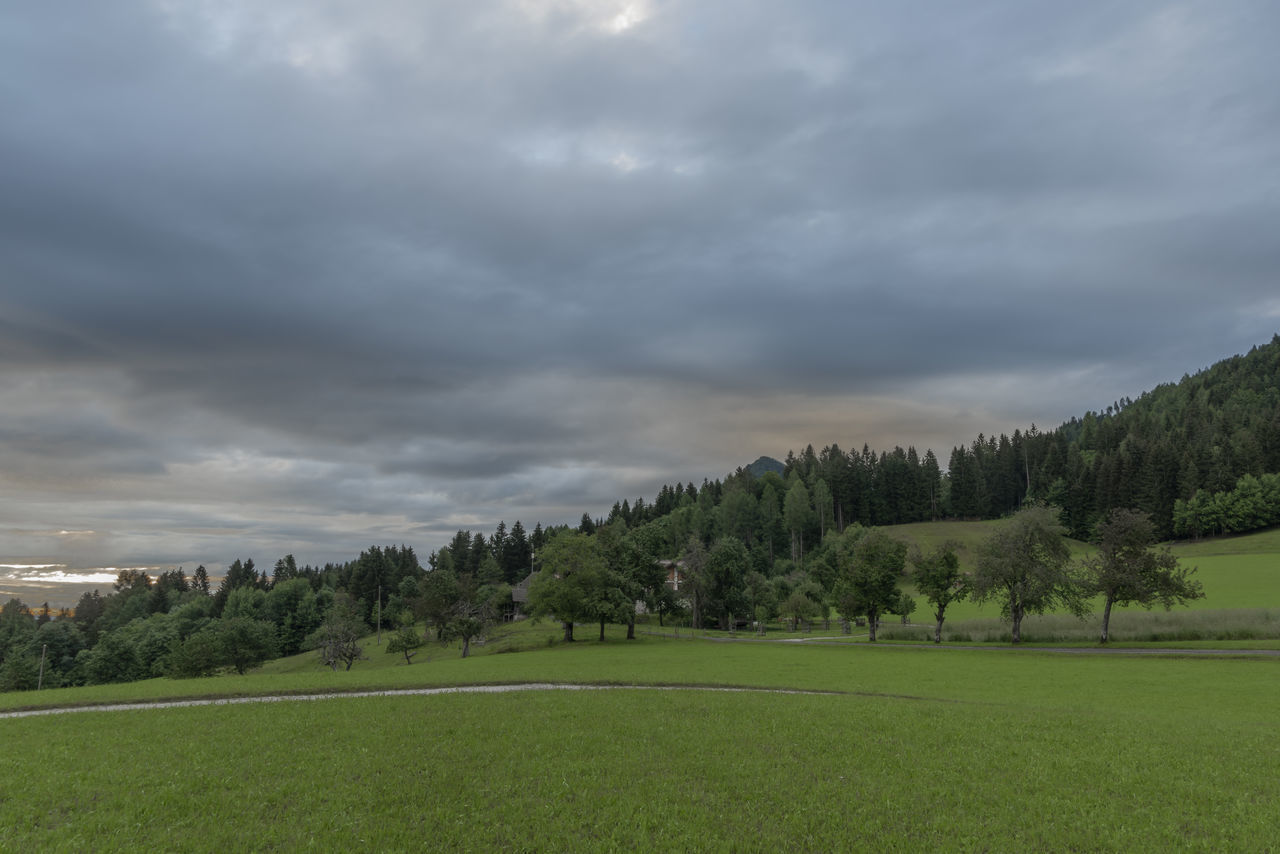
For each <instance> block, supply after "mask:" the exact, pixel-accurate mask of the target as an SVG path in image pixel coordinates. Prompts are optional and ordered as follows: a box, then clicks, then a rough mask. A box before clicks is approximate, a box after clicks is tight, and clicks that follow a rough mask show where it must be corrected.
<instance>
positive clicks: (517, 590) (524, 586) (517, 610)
mask: <svg viewBox="0 0 1280 854" xmlns="http://www.w3.org/2000/svg"><path fill="white" fill-rule="evenodd" d="M537 574H538V573H536V572H530V573H529V574H528V575H526V576H525V577H524V580H523V581H521V582H520V583H518V584H513V585H512V586H511V604H512V606H513V607H512V612H511V616H510V617H508V619H510V620H523V619H524V618H525V617H526V616H528V610H529V585H531V584H533V579H534V576H536V575H537Z"/></svg>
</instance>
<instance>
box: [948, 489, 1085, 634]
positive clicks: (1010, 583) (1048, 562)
mask: <svg viewBox="0 0 1280 854" xmlns="http://www.w3.org/2000/svg"><path fill="white" fill-rule="evenodd" d="M1065 533H1066V528H1064V527H1063V526H1062V524H1061V523H1060V522H1059V521H1058V510H1057V508H1055V507H1049V506H1047V505H1044V504H1039V503H1033V504H1028V505H1027V506H1026V507H1024V508H1023V509H1022V510H1019V511H1018V512H1017V513H1016V514H1014V516H1013V518H1011V519H1010V520H1009V521H1008V522H1006V523H1005V524H1004V525H1002V526H1001V527H1000V528H999V529H998V530H996V531H995V532H994V533H993V534H991V536H989V537H988V538H987V539H986V540H984V541H983V542H982V544H981V545H980V546H979V548H978V567H977V570H976V571H975V572H974V575H973V595H974V599H975V600H976V601H979V602H985V601H987V600H990V599H999V600H1000V613H1001V615H1002V616H1003V617H1004V618H1005V619H1006V620H1009V621H1010V623H1011V625H1012V636H1013V642H1014V643H1021V642H1022V619H1023V617H1025V616H1026V615H1027V614H1043V613H1044V612H1045V611H1047V610H1049V609H1050V608H1053V607H1057V606H1061V607H1065V608H1066V609H1067V610H1069V611H1071V612H1072V613H1073V614H1076V615H1077V616H1083V615H1084V613H1085V602H1084V598H1083V596H1082V590H1081V588H1080V585H1079V584H1078V583H1077V580H1076V579H1075V578H1074V577H1072V575H1071V572H1070V568H1069V565H1068V561H1069V559H1070V557H1071V552H1070V550H1069V549H1068V548H1067V542H1066V540H1065V539H1064V538H1063V535H1064V534H1065Z"/></svg>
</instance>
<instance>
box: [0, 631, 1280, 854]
mask: <svg viewBox="0 0 1280 854" xmlns="http://www.w3.org/2000/svg"><path fill="white" fill-rule="evenodd" d="M357 666H359V665H357ZM304 676H307V678H308V679H310V678H311V676H309V675H305V674H285V675H279V676H274V677H261V676H260V677H259V678H260V679H265V680H268V681H271V682H276V683H278V684H281V685H289V684H297V682H298V680H300V679H302V678H303V677H304ZM318 676H319V680H320V681H323V682H325V683H327V684H330V685H344V684H345V685H349V684H352V683H353V681H354V679H355V677H354V676H353V674H333V673H328V672H327V671H326V672H322V673H320V674H318ZM1278 676H1280V662H1278V661H1238V660H1212V661H1210V660H1184V659H1141V658H1134V657H1127V656H1118V657H1064V656H1050V655H1046V654H1041V653H1035V652H1032V651H1017V652H1006V651H974V652H970V651H963V650H950V651H943V650H932V649H928V648H911V647H897V648H887V647H882V648H873V647H870V646H867V645H860V646H855V647H847V648H834V649H833V648H821V647H797V646H785V645H784V646H768V645H749V644H739V645H724V644H711V643H705V642H694V641H660V640H653V639H643V640H640V641H638V642H635V643H633V644H628V643H625V642H622V641H618V640H614V641H610V642H608V643H605V644H597V643H586V644H577V645H574V646H572V647H568V646H559V647H555V648H552V649H545V650H542V651H538V652H530V653H522V654H519V655H492V656H484V657H477V658H473V659H469V660H466V661H461V660H449V661H434V662H431V663H430V664H425V665H416V664H415V665H414V666H412V667H399V668H392V667H386V668H381V669H378V670H370V671H368V672H367V673H366V674H365V676H364V678H365V680H366V681H369V682H379V683H382V684H388V685H389V684H400V685H408V684H415V683H416V684H425V683H435V684H450V683H460V682H503V681H525V680H552V681H560V680H564V681H598V680H606V681H615V682H623V683H629V682H651V683H652V682H699V683H718V684H751V685H764V686H788V687H798V688H823V689H834V690H839V691H846V692H856V693H849V694H845V695H841V696H833V697H806V696H782V695H749V694H705V693H698V694H673V693H653V692H636V691H617V692H605V693H588V694H578V693H575V694H563V693H555V694H542V695H532V694H520V695H510V696H483V697H480V696H442V697H412V698H376V699H368V700H356V699H346V700H331V701H324V702H319V703H305V704H272V705H267V706H241V707H213V708H195V709H176V710H166V711H146V712H142V711H135V712H115V713H102V714H89V715H71V716H64V717H58V718H52V717H50V718H32V719H24V720H14V721H4V722H3V723H0V726H3V727H4V728H5V735H6V739H7V741H8V743H11V744H23V745H31V746H36V745H40V746H42V747H41V749H40V750H39V751H38V755H39V757H40V761H39V762H37V763H33V762H32V761H31V756H32V750H24V751H21V752H18V751H9V752H7V754H6V755H4V756H3V757H0V803H3V804H4V809H5V814H6V818H7V821H6V824H7V825H8V831H7V837H6V845H7V846H8V845H12V846H13V847H14V848H15V850H22V849H26V848H36V847H39V848H42V849H45V848H52V849H56V848H59V847H61V848H63V849H66V850H73V849H74V850H82V849H84V848H86V847H91V848H95V849H104V850H124V849H135V850H136V849H139V848H163V849H174V848H190V849H199V850H212V849H218V848H222V849H236V850H238V849H243V848H246V847H251V848H264V847H281V848H297V847H302V846H304V845H315V846H319V847H321V848H325V849H331V848H358V849H361V850H372V849H409V848H415V849H416V848H419V847H421V846H422V845H424V844H428V845H432V846H433V847H444V848H447V849H451V850H493V849H495V848H499V847H508V848H525V849H529V848H532V849H541V850H546V849H554V850H566V849H570V848H572V849H575V850H609V849H621V848H640V847H643V848H646V849H650V850H689V849H698V850H760V849H764V848H774V849H781V848H785V849H788V850H789V849H794V848H801V849H808V850H850V849H859V850H867V849H869V848H888V849H891V850H895V849H911V850H924V849H925V848H942V849H945V850H982V849H985V850H1012V849H1014V848H1015V847H1017V848H1029V849H1032V850H1045V849H1057V850H1063V849H1080V850H1165V849H1171V848H1175V847H1177V848H1184V847H1192V848H1197V849H1215V850H1222V849H1232V850H1261V849H1263V848H1265V847H1266V846H1267V845H1269V844H1272V841H1273V838H1272V834H1273V832H1274V826H1275V823H1276V821H1277V820H1278V819H1280V814H1278V812H1277V807H1276V804H1277V803H1280V778H1277V776H1276V775H1275V774H1274V766H1275V762H1276V761H1277V759H1280V743H1278V741H1277V738H1276V736H1275V730H1274V721H1273V718H1274V709H1275V708H1276V707H1277V703H1280V678H1277V677H1278ZM253 679H254V677H226V678H225V680H224V681H225V682H226V683H228V684H231V683H235V684H236V685H238V686H239V687H240V688H241V689H244V688H246V687H248V686H250V685H256V683H253V681H252V680H253ZM215 681H216V680H215ZM169 684H171V685H176V684H181V683H169ZM125 781H127V785H122V783H123V782H125Z"/></svg>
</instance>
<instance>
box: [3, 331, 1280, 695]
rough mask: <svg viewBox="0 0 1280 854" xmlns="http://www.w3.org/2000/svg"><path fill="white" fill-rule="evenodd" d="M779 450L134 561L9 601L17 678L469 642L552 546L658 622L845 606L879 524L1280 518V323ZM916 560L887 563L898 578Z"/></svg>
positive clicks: (595, 603) (9, 657) (795, 615)
mask: <svg viewBox="0 0 1280 854" xmlns="http://www.w3.org/2000/svg"><path fill="white" fill-rule="evenodd" d="M771 462H772V461H770V460H768V458H762V459H761V461H758V463H757V464H755V465H753V466H751V467H746V468H739V469H738V470H737V471H735V472H734V473H732V474H730V475H728V476H727V477H725V478H724V479H722V480H714V481H712V480H704V481H703V482H702V484H701V486H696V485H695V484H693V483H692V482H689V483H676V484H675V485H674V486H671V485H668V486H663V487H662V488H661V489H660V490H659V492H658V494H657V496H656V497H655V498H654V499H653V500H651V501H645V500H644V499H643V498H636V499H635V500H634V501H631V500H623V501H620V502H618V503H615V504H614V505H613V507H612V508H611V509H610V511H609V512H608V514H606V515H596V516H593V515H592V514H591V513H584V514H583V516H582V518H581V520H580V522H579V524H578V526H577V527H576V528H575V529H573V530H570V529H569V528H568V526H563V525H561V526H554V527H550V528H547V529H544V528H543V527H542V526H541V525H540V524H539V525H536V526H535V527H534V530H533V532H532V533H528V532H526V530H525V528H524V526H523V525H522V523H521V522H519V521H516V522H515V523H514V524H512V525H511V527H510V528H508V527H507V526H506V524H505V522H504V523H499V525H498V527H497V528H496V530H495V531H494V532H493V533H492V534H490V535H488V536H485V535H484V534H483V533H480V532H471V531H459V532H457V534H456V535H455V536H454V538H453V540H452V541H451V542H450V543H449V544H448V545H446V546H444V547H442V548H441V549H440V550H438V551H436V552H433V553H432V554H431V555H430V556H429V557H428V560H427V565H426V566H425V567H424V566H422V565H420V563H419V561H418V558H417V556H416V554H415V553H414V550H413V549H412V548H409V547H406V546H398V547H397V546H390V547H385V548H381V547H373V548H370V549H369V550H367V551H365V552H363V553H361V555H360V556H359V557H358V558H356V559H355V560H352V561H348V562H346V563H342V564H327V565H325V566H323V567H311V566H303V567H298V566H297V565H296V562H295V561H294V559H293V557H292V556H286V557H284V558H281V559H280V560H279V561H277V562H276V564H275V566H274V569H273V571H272V572H270V573H266V572H260V571H258V570H257V568H256V567H255V566H254V564H253V561H252V560H248V561H239V560H237V561H236V562H235V563H233V564H232V566H231V567H230V568H229V570H228V572H227V574H226V576H225V577H224V578H222V579H220V580H219V583H218V584H217V586H216V587H213V586H212V584H211V581H210V579H209V577H208V574H207V572H206V571H205V569H204V567H198V568H197V569H196V570H195V572H194V573H193V574H192V575H191V576H188V575H186V573H185V572H184V571H183V570H181V569H178V570H173V571H170V572H165V573H162V574H160V575H159V576H158V577H156V578H151V577H149V576H148V575H146V574H145V573H142V572H138V571H126V572H122V573H121V574H120V577H119V578H118V579H117V581H116V583H115V585H114V588H113V590H111V591H110V592H108V594H107V595H105V596H103V595H100V594H99V593H98V592H97V591H94V592H93V593H90V594H86V595H85V596H83V597H82V598H81V600H80V601H79V602H78V603H77V605H76V607H75V608H74V609H72V610H65V611H62V612H54V611H52V610H51V609H50V608H49V607H48V606H47V605H46V606H44V607H42V608H39V609H36V610H35V611H33V610H32V609H31V608H29V607H28V606H27V605H25V604H24V603H22V602H20V601H18V600H16V599H14V600H10V601H9V602H8V603H7V604H5V605H4V606H3V608H0V689H2V690H12V689H23V688H32V687H35V686H36V684H37V682H40V683H42V684H44V685H48V686H53V685H63V684H83V683H97V682H110V681H123V680H130V679H138V678H146V677H150V676H158V675H171V676H188V675H203V674H206V673H211V672H215V671H217V670H219V669H227V668H231V669H236V670H238V671H241V672H243V671H244V670H245V669H247V668H249V667H252V666H255V665H256V664H258V663H260V662H261V661H264V660H266V659H268V658H271V657H274V656H277V655H290V654H294V653H297V652H299V651H301V650H304V649H318V650H320V652H321V655H322V657H323V658H324V660H325V661H326V663H328V664H330V665H331V666H335V667H336V666H339V664H345V665H346V666H348V667H350V666H351V664H352V662H353V661H354V660H355V657H356V656H358V648H355V647H353V644H352V643H351V638H352V637H358V636H359V634H361V633H363V632H365V631H367V630H368V629H369V628H370V627H373V626H374V625H376V624H377V623H378V621H379V620H381V625H382V626H383V627H385V628H388V629H394V628H396V627H397V626H399V625H403V624H408V623H411V622H413V621H419V622H420V621H423V620H425V621H426V624H427V626H428V630H427V633H428V636H429V637H430V638H431V639H434V640H437V641H442V642H449V641H454V640H457V641H459V642H461V643H462V644H463V645H464V647H465V646H466V644H467V643H468V642H469V641H470V639H471V638H472V637H475V636H476V635H477V634H478V633H479V632H480V631H482V629H483V627H484V626H485V625H486V624H487V623H489V622H491V621H493V620H496V619H500V618H501V617H502V616H503V615H504V614H509V613H510V611H511V610H512V608H513V603H512V597H511V587H512V586H513V585H516V584H518V583H520V582H521V581H522V580H524V579H525V578H526V577H527V576H529V575H530V573H531V572H532V571H534V570H537V569H539V568H541V567H542V566H543V564H544V561H545V560H546V559H548V558H549V559H551V560H552V561H558V562H560V563H558V564H557V568H559V567H561V566H563V565H565V564H564V562H566V561H577V564H576V565H579V566H589V567H590V573H595V576H594V581H593V582H592V584H593V585H594V586H584V587H583V589H582V590H580V591H577V592H574V591H568V593H566V591H565V590H563V589H561V590H551V589H550V587H548V585H546V584H539V583H537V582H535V584H534V585H533V588H532V590H531V605H532V607H533V608H534V609H535V611H541V612H542V613H546V614H551V613H557V614H558V615H560V616H564V615H565V614H568V613H572V614H576V615H577V616H576V618H575V619H577V620H579V621H581V620H591V621H596V620H599V621H601V622H603V621H605V620H615V619H617V620H623V621H633V620H634V613H635V609H634V603H635V602H637V601H641V602H644V603H645V604H646V606H647V607H648V609H649V610H650V612H652V613H654V614H656V615H657V617H658V619H660V620H661V619H664V618H666V617H667V616H668V615H670V616H676V615H681V614H683V615H685V616H687V617H689V618H691V620H692V621H694V622H695V623H703V622H704V621H705V622H707V623H709V624H719V625H729V624H731V623H732V622H733V621H734V620H735V619H737V618H739V617H741V616H743V615H747V616H749V617H756V616H761V617H764V618H766V619H769V618H775V617H779V616H781V617H783V618H786V619H791V620H793V621H798V620H801V619H816V618H819V617H824V616H825V617H827V618H829V616H830V614H831V612H832V608H833V607H835V608H836V609H837V610H840V602H839V600H840V595H841V594H840V589H841V588H840V584H841V583H842V581H841V579H844V583H846V584H847V583H848V578H847V574H848V570H849V567H850V566H851V563H853V562H857V561H858V560H860V559H859V558H857V557H856V555H857V554H859V553H860V552H859V551H858V550H859V549H863V550H868V549H872V548H873V547H874V548H882V549H883V548H888V549H890V550H891V551H892V547H890V546H888V545H886V544H884V543H882V542H879V541H878V540H877V539H876V538H869V536H868V533H867V532H868V530H869V529H871V528H875V527H878V526H885V525H894V524H900V523H906V522H918V521H925V520H936V519H943V518H956V519H991V518H999V517H1001V516H1005V515H1009V514H1012V513H1014V512H1015V511H1018V510H1019V508H1023V507H1025V506H1028V505H1041V504H1043V505H1050V506H1053V507H1056V508H1060V511H1061V513H1060V516H1059V518H1060V520H1061V523H1062V525H1063V526H1064V532H1065V533H1069V534H1070V535H1071V536H1074V537H1077V538H1080V539H1092V538H1094V536H1095V533H1096V532H1097V531H1098V529H1099V524H1100V523H1101V522H1103V521H1104V520H1105V519H1107V518H1108V517H1109V516H1110V514H1111V513H1112V512H1113V511H1116V510H1120V509H1132V510H1136V511H1140V512H1141V513H1142V514H1144V517H1145V518H1147V519H1149V521H1150V525H1151V533H1152V535H1153V537H1154V538H1158V539H1167V538H1170V537H1174V536H1177V537H1199V536H1205V535H1214V534H1220V533H1230V532H1236V531H1245V530H1251V529H1254V528H1259V527H1264V526H1268V525H1274V524H1277V523H1280V336H1277V337H1275V338H1273V339H1272V341H1271V343H1270V344H1267V345H1265V346H1260V347H1255V348H1254V349H1252V350H1251V351H1250V352H1249V353H1248V354H1247V355H1244V356H1236V357H1233V358H1231V359H1227V360H1225V361H1223V362H1220V363H1218V364H1216V365H1214V366H1212V367H1210V368H1208V369H1206V370H1204V371H1201V372H1200V373H1197V374H1195V375H1193V376H1185V377H1183V379H1182V380H1181V381H1180V382H1178V383H1176V384H1172V383H1171V384H1167V385H1161V386H1159V387H1157V388H1155V389H1153V390H1151V391H1149V392H1147V393H1145V394H1143V395H1141V396H1140V397H1139V398H1138V399H1137V400H1131V399H1127V398H1126V399H1124V400H1121V401H1117V402H1115V403H1113V404H1112V405H1110V406H1108V407H1107V408H1106V409H1105V411H1102V412H1088V413H1086V414H1085V415H1084V416H1083V417H1081V418H1073V419H1071V421H1069V422H1067V423H1066V424H1063V425H1061V426H1059V427H1058V428H1057V429H1054V430H1049V431H1041V430H1039V429H1037V428H1036V427H1035V426H1034V425H1031V426H1030V427H1028V429H1027V430H1025V431H1023V430H1015V431H1014V433H1013V435H1012V436H1007V435H1003V434H1002V435H1000V436H985V435H979V436H978V437H976V438H975V439H974V440H973V441H972V442H971V443H970V444H969V445H967V446H965V447H957V448H953V449H951V452H950V455H949V457H948V461H947V467H946V469H945V470H944V469H943V467H942V466H941V465H940V462H939V460H938V458H937V457H936V456H935V454H934V453H933V451H932V450H926V451H925V452H924V454H923V455H922V454H919V453H918V452H917V451H916V449H915V448H911V447H909V448H907V449H905V450H904V449H902V448H898V447H895V448H894V449H892V450H891V451H880V452H876V451H873V450H872V449H870V448H869V447H867V446H865V445H864V446H863V447H862V449H861V450H860V451H845V450H843V449H841V448H840V447H839V446H837V445H835V444H832V445H828V446H826V447H824V448H823V449H822V450H821V451H815V450H814V448H813V447H812V446H809V447H806V448H805V449H804V450H803V451H801V452H800V453H799V454H796V453H788V454H787V455H786V459H785V461H784V462H782V463H776V462H773V464H770V463H771ZM867 543H869V544H870V545H867ZM860 544H863V545H860ZM874 557H875V556H874V555H871V554H870V553H869V552H868V556H866V557H865V560H866V561H872V560H873V558H874ZM904 557H905V556H904V554H897V553H895V554H893V555H890V556H889V557H888V558H885V560H887V561H888V563H890V564H894V563H895V562H896V565H897V566H898V569H899V574H901V569H902V567H903V566H904V563H903V561H904ZM917 557H919V559H920V560H923V561H925V562H926V563H927V562H928V561H929V560H942V559H943V557H942V556H938V555H934V556H917ZM662 559H681V560H683V561H684V562H685V564H686V565H687V566H688V567H689V574H690V576H691V577H692V578H693V583H692V584H691V586H688V587H686V588H685V589H684V591H683V592H682V593H681V595H679V596H676V595H672V593H671V591H670V590H669V588H668V587H667V585H666V583H665V579H666V575H665V570H662V569H661V568H660V565H659V564H658V561H659V560H662ZM876 559H878V558H876ZM590 573H583V575H582V576H581V578H582V580H583V581H584V582H585V581H586V580H587V578H588V576H589V575H590ZM547 575H549V573H543V574H542V575H541V576H539V578H542V577H543V576H547ZM553 594H554V595H553ZM569 594H572V597H577V598H572V597H571V598H569V599H566V598H564V597H565V596H566V595H569ZM557 597H559V598H557ZM878 607H880V608H881V609H882V610H883V611H884V612H885V613H898V612H903V613H910V610H911V608H913V607H914V603H911V602H909V601H907V600H905V599H903V598H900V597H898V595H897V594H892V595H890V594H886V598H885V599H884V601H883V602H882V603H881V604H880V606H878ZM845 610H846V611H847V610H848V609H847V608H846V609H845ZM566 624H567V629H566V635H567V636H569V635H571V630H572V628H571V625H572V620H569V621H566ZM410 634H412V633H410ZM405 642H407V641H404V640H403V639H402V641H401V643H405ZM353 649H354V651H353ZM405 654H406V660H410V659H411V655H412V652H411V650H406V651H405ZM42 657H43V662H44V663H43V669H42V670H41V669H40V668H41V665H40V663H39V662H40V660H41V658H42Z"/></svg>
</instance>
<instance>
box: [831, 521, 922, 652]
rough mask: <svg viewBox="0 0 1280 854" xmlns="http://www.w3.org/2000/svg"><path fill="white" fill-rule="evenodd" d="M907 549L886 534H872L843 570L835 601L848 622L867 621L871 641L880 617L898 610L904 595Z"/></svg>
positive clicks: (864, 538) (857, 545) (858, 544)
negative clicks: (902, 582) (859, 617)
mask: <svg viewBox="0 0 1280 854" xmlns="http://www.w3.org/2000/svg"><path fill="white" fill-rule="evenodd" d="M906 556H907V546H906V544H905V543H903V542H901V541H899V540H895V539H894V538H893V537H890V536H889V535H888V534H886V533H885V532H884V531H880V530H872V531H869V532H867V533H866V534H864V535H863V536H862V537H861V538H860V539H859V540H858V541H857V542H856V543H854V545H853V558H852V560H849V561H845V562H844V563H843V566H842V567H840V571H841V572H840V575H839V576H838V578H837V581H836V589H835V598H836V604H837V606H838V607H839V609H840V613H841V614H842V615H843V616H844V617H845V618H846V619H847V618H849V617H853V616H855V615H862V616H865V617H866V618H867V625H868V627H869V635H868V639H869V640H871V641H872V642H874V641H875V639H876V627H877V623H878V622H879V621H880V615H881V614H885V613H891V612H893V611H894V610H895V609H896V608H898V607H899V605H900V603H901V599H902V591H901V590H900V589H899V588H898V580H899V579H900V578H901V577H902V568H903V566H904V565H905V563H906Z"/></svg>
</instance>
